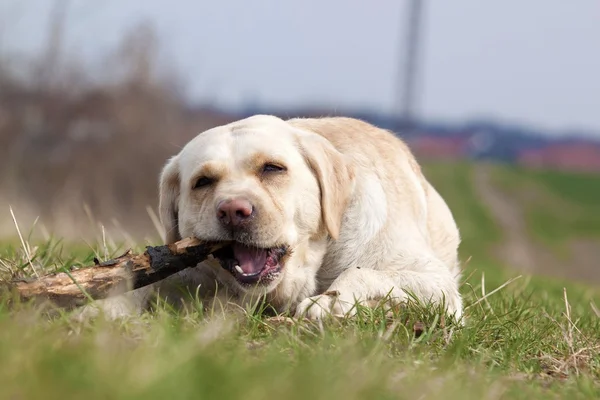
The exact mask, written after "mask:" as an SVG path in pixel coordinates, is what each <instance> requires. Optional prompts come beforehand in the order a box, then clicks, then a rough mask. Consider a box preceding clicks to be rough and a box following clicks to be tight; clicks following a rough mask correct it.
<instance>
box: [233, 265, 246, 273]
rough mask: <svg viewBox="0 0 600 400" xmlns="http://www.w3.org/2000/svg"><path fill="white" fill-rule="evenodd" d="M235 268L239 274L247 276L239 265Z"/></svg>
mask: <svg viewBox="0 0 600 400" xmlns="http://www.w3.org/2000/svg"><path fill="white" fill-rule="evenodd" d="M234 268H235V270H236V271H237V272H239V273H240V274H242V275H245V274H244V270H243V269H242V268H241V267H240V266H239V265H236V266H235V267H234Z"/></svg>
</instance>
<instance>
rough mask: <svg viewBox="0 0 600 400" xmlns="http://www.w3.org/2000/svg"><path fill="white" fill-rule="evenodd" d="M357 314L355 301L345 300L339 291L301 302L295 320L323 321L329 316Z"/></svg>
mask: <svg viewBox="0 0 600 400" xmlns="http://www.w3.org/2000/svg"><path fill="white" fill-rule="evenodd" d="M355 313H356V307H354V301H349V300H347V299H344V298H343V297H342V296H340V294H339V292H337V291H328V292H325V293H323V294H320V295H318V296H313V297H308V298H306V299H304V300H303V301H302V302H300V304H298V307H296V314H295V318H308V319H310V320H322V319H324V318H326V317H328V316H334V317H350V316H352V315H354V314H355Z"/></svg>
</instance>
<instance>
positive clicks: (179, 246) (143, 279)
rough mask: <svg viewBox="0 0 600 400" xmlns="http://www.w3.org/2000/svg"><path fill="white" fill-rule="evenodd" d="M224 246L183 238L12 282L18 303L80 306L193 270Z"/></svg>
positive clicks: (64, 306)
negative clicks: (74, 268)
mask: <svg viewBox="0 0 600 400" xmlns="http://www.w3.org/2000/svg"><path fill="white" fill-rule="evenodd" d="M225 245H226V243H208V242H203V241H200V240H198V239H195V238H186V239H183V240H180V241H178V242H175V243H173V244H170V245H164V246H147V247H146V251H145V252H144V253H142V254H132V253H131V252H130V251H128V252H126V253H125V254H123V255H122V256H119V257H117V258H114V259H112V260H108V261H105V262H101V263H100V262H98V261H97V260H95V261H96V264H95V265H93V266H89V267H84V268H80V269H77V270H72V271H68V272H58V273H55V274H50V275H45V276H42V277H39V278H33V279H21V280H15V281H12V282H11V284H10V287H11V288H12V289H14V290H15V291H16V292H17V294H18V295H19V297H20V299H21V300H24V301H27V300H31V299H36V300H40V299H42V300H50V301H51V302H53V303H54V304H55V305H57V306H59V307H62V308H73V307H76V306H81V305H83V304H85V303H86V301H89V300H96V299H103V298H106V297H108V296H109V295H110V294H112V293H117V292H118V293H122V292H125V291H128V290H133V289H137V288H140V287H143V286H146V285H150V284H152V283H155V282H158V281H160V280H162V279H165V278H167V277H168V276H170V275H173V274H175V273H177V272H179V271H182V270H184V269H186V268H189V267H195V266H196V265H197V264H198V263H200V262H202V261H204V260H206V259H207V258H208V256H209V255H210V254H211V253H212V252H214V251H217V250H218V249H220V248H222V247H224V246H225Z"/></svg>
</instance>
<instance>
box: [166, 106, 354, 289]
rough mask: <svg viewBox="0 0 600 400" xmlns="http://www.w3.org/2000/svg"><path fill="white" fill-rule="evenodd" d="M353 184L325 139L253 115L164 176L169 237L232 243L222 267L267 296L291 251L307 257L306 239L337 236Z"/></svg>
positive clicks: (205, 141)
mask: <svg viewBox="0 0 600 400" xmlns="http://www.w3.org/2000/svg"><path fill="white" fill-rule="evenodd" d="M352 180H353V176H352V171H351V168H350V166H349V165H348V163H347V162H346V161H345V159H344V156H343V155H342V154H341V153H340V152H338V151H337V150H336V149H335V148H334V146H333V145H332V144H331V143H330V142H329V141H328V140H326V139H325V138H323V137H322V136H320V135H317V134H315V133H312V132H307V131H304V130H300V129H298V128H295V127H293V126H292V125H290V124H289V123H287V122H285V121H283V120H281V119H279V118H276V117H272V116H255V117H251V118H247V119H244V120H241V121H238V122H235V123H232V124H228V125H224V126H220V127H217V128H213V129H210V130H208V131H205V132H203V133H201V134H200V135H198V136H197V137H196V138H194V139H193V140H192V141H190V142H189V143H188V144H187V145H186V146H185V147H184V148H183V149H182V150H181V152H180V153H179V154H178V155H176V156H175V157H173V158H172V159H170V160H169V161H168V163H167V165H166V166H165V168H164V170H163V172H162V175H161V178H160V206H159V208H160V218H161V221H162V224H163V227H164V229H165V232H166V238H165V241H166V242H167V243H172V242H174V241H177V240H179V239H181V238H183V237H188V236H194V237H197V238H198V239H201V240H206V241H233V245H232V246H229V247H227V248H225V250H224V251H222V252H220V253H219V254H218V258H219V259H220V261H221V265H222V266H223V268H225V269H227V270H228V271H229V272H230V273H231V275H232V276H233V277H235V280H236V281H237V282H238V284H239V286H240V287H241V288H243V289H252V290H256V289H259V290H260V291H262V292H263V293H266V292H269V291H271V290H273V289H274V288H275V287H276V286H277V285H278V283H280V281H281V278H282V276H283V275H284V274H282V272H284V270H285V268H286V265H287V263H288V262H289V260H290V259H294V257H295V254H299V256H298V257H301V256H305V255H306V253H307V252H309V251H310V249H307V246H309V243H310V242H311V241H314V240H319V239H324V238H326V236H327V235H329V236H330V237H332V238H334V239H336V238H337V236H338V234H339V230H340V225H341V221H342V216H343V213H344V210H345V208H346V205H347V202H348V199H349V196H350V191H351V190H352ZM296 261H297V263H296V264H298V267H301V260H296ZM298 261H299V262H298Z"/></svg>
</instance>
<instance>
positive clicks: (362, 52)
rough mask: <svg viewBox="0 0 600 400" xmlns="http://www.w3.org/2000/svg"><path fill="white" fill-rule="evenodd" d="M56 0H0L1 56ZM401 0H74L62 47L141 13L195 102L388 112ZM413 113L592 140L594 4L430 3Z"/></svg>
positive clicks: (109, 35)
mask: <svg viewBox="0 0 600 400" xmlns="http://www.w3.org/2000/svg"><path fill="white" fill-rule="evenodd" d="M52 3H53V1H51V0H27V1H23V0H0V25H1V26H2V29H0V52H1V51H7V50H11V49H19V50H21V51H26V52H35V51H36V50H37V49H39V48H40V46H41V45H42V43H43V39H44V36H45V34H46V32H47V30H46V29H47V25H46V24H47V20H48V10H49V9H50V6H51V5H52ZM404 7H405V1H402V0H396V1H390V0H371V1H366V0H303V1H291V0H253V1H249V0H221V1H198V0H197V1H191V0H178V1H171V2H167V1H165V0H160V1H159V0H145V1H142V0H127V1H117V0H103V1H89V0H88V1H83V0H71V7H70V11H69V12H70V14H69V21H68V29H67V38H68V47H69V51H71V52H77V53H79V54H80V55H81V56H82V57H84V58H88V59H89V58H93V57H95V56H98V55H100V54H102V53H103V52H105V51H107V50H108V49H110V48H111V47H112V46H115V45H116V44H117V43H118V41H119V39H120V38H121V36H122V34H123V31H124V30H125V29H126V28H127V27H129V26H131V25H132V24H133V23H135V22H137V21H139V20H141V19H149V20H151V21H153V22H154V23H155V24H156V27H157V29H158V32H159V34H160V36H161V39H162V42H163V44H164V46H165V50H166V54H167V55H168V56H169V57H171V59H172V60H173V61H172V62H173V63H174V65H175V66H176V67H177V69H178V70H179V71H180V72H181V73H182V75H183V77H184V79H185V82H186V84H187V85H189V92H190V94H191V95H193V96H194V97H195V98H196V99H202V100H212V101H215V102H216V103H217V104H221V105H226V106H229V107H234V106H238V105H243V104H244V102H246V101H253V102H257V103H258V104H261V105H264V106H282V107H293V106H296V105H300V106H306V105H319V106H325V107H328V108H330V109H341V110H343V109H344V108H347V107H352V108H360V107H368V108H370V109H375V110H379V111H382V112H386V113H392V112H394V110H396V109H397V104H398V83H397V79H396V74H397V66H398V63H399V62H400V58H399V57H400V56H401V54H400V53H399V49H400V42H399V39H400V35H401V33H402V31H403V26H402V25H401V23H402V21H403V18H402V17H403V10H404ZM425 11H426V13H425V19H424V26H423V28H424V31H423V48H422V54H421V59H420V61H421V66H422V69H421V71H420V76H419V78H420V80H419V86H418V87H419V89H420V90H419V97H418V108H417V110H418V113H419V116H421V117H425V118H433V119H438V120H440V119H441V120H448V121H460V120H463V119H467V118H478V117H481V118H488V117H489V118H494V119H498V120H504V121H507V122H511V123H524V124H531V125H535V126H537V127H540V128H543V129H546V130H547V132H548V133H549V134H552V133H553V132H554V131H558V130H560V129H565V128H581V129H590V130H595V131H597V132H598V133H597V135H599V136H600V73H599V71H600V1H598V0H577V1H565V0H528V1H522V0H488V1H481V0H430V1H428V2H427V3H426V6H425Z"/></svg>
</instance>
